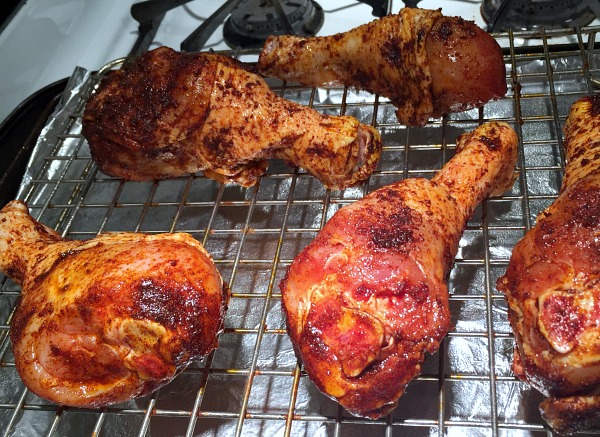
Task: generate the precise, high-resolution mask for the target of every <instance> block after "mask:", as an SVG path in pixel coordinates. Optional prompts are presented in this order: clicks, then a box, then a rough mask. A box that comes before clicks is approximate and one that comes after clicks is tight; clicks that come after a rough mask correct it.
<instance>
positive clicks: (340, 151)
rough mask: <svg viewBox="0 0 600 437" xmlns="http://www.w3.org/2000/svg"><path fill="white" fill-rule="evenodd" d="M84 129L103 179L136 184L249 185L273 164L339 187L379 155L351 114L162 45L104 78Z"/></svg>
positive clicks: (376, 143) (220, 59)
mask: <svg viewBox="0 0 600 437" xmlns="http://www.w3.org/2000/svg"><path fill="white" fill-rule="evenodd" d="M82 132H83V135H84V136H85V137H86V138H87V140H88V143H89V146H90V150H91V153H92V158H93V159H94V160H95V161H96V163H97V164H98V166H99V167H100V169H101V170H102V171H103V172H104V173H106V174H109V175H112V176H117V177H122V178H125V179H131V180H136V181H142V180H153V179H160V178H168V177H174V176H180V175H184V174H188V173H193V172H196V171H199V170H202V171H203V172H204V174H205V175H206V176H208V177H211V178H213V179H216V180H218V181H221V182H236V183H239V184H241V185H244V186H251V185H254V184H255V183H256V181H257V179H258V177H259V176H260V175H262V174H263V173H264V172H265V170H266V168H267V159H269V158H280V159H283V160H285V161H287V162H288V163H290V164H291V165H294V166H298V167H303V168H304V169H305V170H306V171H307V172H309V173H311V174H312V175H314V176H315V177H317V178H318V179H320V180H321V181H322V182H323V184H324V185H325V186H326V187H328V188H331V189H342V188H346V187H349V186H352V185H357V184H360V183H361V182H363V181H364V180H365V179H366V178H368V177H369V176H370V174H371V173H372V172H373V170H374V169H375V167H376V166H377V163H378V160H379V156H380V153H381V138H380V135H379V133H378V132H377V130H375V129H374V128H373V127H371V126H367V125H364V124H361V123H359V122H358V120H356V119H355V118H353V117H349V116H339V117H336V116H328V115H324V114H321V113H319V112H317V111H316V110H313V109H310V108H307V107H305V106H302V105H299V104H297V103H293V102H290V101H288V100H285V99H283V98H281V97H279V96H277V95H275V93H273V92H272V91H271V90H270V89H269V87H268V86H267V84H266V83H265V82H264V81H263V80H262V78H261V77H260V76H258V75H256V74H254V73H252V72H250V71H249V70H248V68H247V66H245V65H244V64H242V63H241V62H238V61H235V60H234V59H231V58H229V57H226V56H221V55H217V54H211V53H179V52H175V51H174V50H171V49H169V48H167V47H161V48H158V49H155V50H153V51H151V52H148V53H145V54H143V55H142V56H141V57H140V58H138V59H137V60H136V61H134V62H132V63H131V64H128V65H126V66H125V67H124V68H122V69H121V70H118V71H113V72H110V73H109V74H108V76H107V77H106V78H105V79H104V80H103V81H102V82H101V84H100V87H99V89H98V91H97V92H96V93H95V94H94V95H92V96H91V98H90V100H89V102H88V104H87V105H86V108H85V112H84V114H83V126H82Z"/></svg>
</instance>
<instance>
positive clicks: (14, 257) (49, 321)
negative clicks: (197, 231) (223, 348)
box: [0, 201, 228, 408]
mask: <svg viewBox="0 0 600 437" xmlns="http://www.w3.org/2000/svg"><path fill="white" fill-rule="evenodd" d="M0 270H2V272H4V273H5V274H7V275H8V276H10V277H11V278H12V279H13V280H14V281H15V282H17V283H18V284H20V285H21V287H22V289H21V296H20V300H19V303H18V307H17V309H16V311H15V313H14V316H13V319H12V322H11V328H10V339H11V342H12V347H13V352H14V356H15V364H16V367H17V370H18V372H19V375H20V376H21V378H22V380H23V382H24V383H25V385H26V386H27V387H28V388H29V389H30V390H31V391H32V392H33V393H35V394H37V395H38V396H41V397H43V398H45V399H48V400H50V401H53V402H56V403H59V404H63V405H70V406H76V407H89V408H99V407H103V406H106V405H110V404H114V403H118V402H123V401H126V400H129V399H131V398H133V397H137V396H143V395H146V394H149V393H151V392H153V391H154V390H156V389H158V388H159V387H161V386H163V385H165V384H166V383H168V382H169V381H171V380H172V379H173V378H174V377H175V376H176V375H177V374H178V373H180V372H181V371H182V370H183V369H184V368H185V367H186V366H187V365H188V364H189V363H190V362H191V361H193V360H197V359H200V358H201V357H202V356H204V355H205V354H207V353H209V352H210V351H211V350H213V349H214V348H215V347H216V346H217V334H218V332H219V331H220V330H221V328H222V324H223V316H224V311H225V306H226V301H227V298H228V290H227V287H226V286H224V284H223V281H222V280H221V276H220V275H219V272H218V271H217V270H216V268H215V265H214V263H213V262H212V258H211V257H210V255H209V254H208V253H207V252H206V250H204V248H203V247H202V245H201V244H200V243H199V242H197V241H196V240H195V239H193V238H192V237H191V236H190V235H189V234H183V233H179V234H157V235H143V234H136V233H114V234H103V235H100V236H98V237H97V238H94V239H91V240H87V241H70V240H65V239H63V238H61V237H60V235H58V234H57V233H56V232H55V231H53V230H51V229H49V228H47V227H45V226H44V225H42V224H41V223H39V222H37V221H35V220H34V219H33V218H32V217H31V216H30V215H29V212H28V210H27V206H26V205H25V204H24V203H22V202H18V201H13V202H10V203H9V204H8V205H6V206H5V207H4V208H3V209H2V210H1V211H0Z"/></svg>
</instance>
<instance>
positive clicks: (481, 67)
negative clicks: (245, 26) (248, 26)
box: [258, 8, 507, 126]
mask: <svg viewBox="0 0 600 437" xmlns="http://www.w3.org/2000/svg"><path fill="white" fill-rule="evenodd" d="M258 67H259V70H260V71H261V73H263V74H265V75H270V76H274V77H278V78H280V79H284V80H290V81H297V82H301V83H304V84H307V85H310V86H321V85H332V84H341V85H346V86H353V87H357V88H360V89H365V90H367V91H370V92H372V93H377V94H380V95H382V96H384V97H387V98H389V99H390V100H391V102H392V104H394V105H395V106H396V107H397V112H396V115H397V117H398V120H400V122H402V123H404V124H406V125H409V126H422V125H424V124H425V123H427V120H428V119H429V117H432V116H433V117H439V116H441V115H443V114H447V113H450V112H458V111H463V110H466V109H470V108H473V107H478V106H481V105H483V104H484V103H486V102H487V101H489V100H491V99H497V98H499V97H502V96H504V94H506V89H507V87H506V76H505V75H506V72H505V66H504V60H503V56H502V49H501V48H500V46H499V45H498V43H497V42H496V41H495V40H494V38H492V37H491V36H490V35H488V34H487V33H485V32H484V31H483V30H482V29H480V28H479V27H478V26H477V25H475V23H473V22H469V21H465V20H463V19H461V18H457V17H445V16H442V14H441V12H440V11H433V10H427V9H411V8H404V9H402V10H401V11H400V13H399V14H395V15H388V16H386V17H383V18H380V19H378V20H375V21H373V22H371V23H368V24H364V25H362V26H359V27H357V28H355V29H352V30H350V31H348V32H345V33H339V34H336V35H331V36H323V37H309V38H305V37H297V36H289V35H283V36H271V37H269V39H268V40H267V41H266V43H265V45H264V48H263V49H262V51H261V54H260V57H259V61H258Z"/></svg>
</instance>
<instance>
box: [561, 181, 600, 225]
mask: <svg viewBox="0 0 600 437" xmlns="http://www.w3.org/2000/svg"><path fill="white" fill-rule="evenodd" d="M569 199H571V200H572V201H573V202H574V203H575V207H574V208H573V212H572V214H573V222H574V224H578V225H580V226H582V227H584V228H589V229H595V228H598V227H600V187H595V186H593V187H590V188H589V189H587V190H571V191H570V192H569Z"/></svg>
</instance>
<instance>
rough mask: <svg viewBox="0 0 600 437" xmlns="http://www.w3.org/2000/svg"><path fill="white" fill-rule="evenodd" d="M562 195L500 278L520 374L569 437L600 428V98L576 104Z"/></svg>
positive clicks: (568, 126) (567, 134)
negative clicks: (541, 396) (581, 430)
mask: <svg viewBox="0 0 600 437" xmlns="http://www.w3.org/2000/svg"><path fill="white" fill-rule="evenodd" d="M564 132H565V141H564V145H565V149H566V159H567V165H566V168H565V174H564V178H563V183H562V186H561V191H560V195H559V197H558V198H557V199H556V201H555V202H554V203H553V204H552V205H550V206H549V207H548V208H547V209H546V210H544V211H543V212H542V213H541V214H540V215H539V216H538V218H537V223H536V225H535V226H534V227H533V228H532V229H531V230H530V231H528V232H527V233H526V234H525V236H524V237H523V239H522V240H521V241H520V242H519V243H517V244H516V245H515V247H514V249H513V253H512V256H511V259H510V263H509V265H508V268H507V271H506V274H505V275H504V276H503V277H501V278H500V279H499V280H498V284H497V286H498V289H499V290H501V291H502V292H503V293H504V294H505V297H506V299H507V301H508V304H509V318H510V322H511V325H512V328H513V331H514V334H515V341H516V346H515V353H514V361H513V370H514V372H515V374H516V375H517V376H518V377H519V378H520V379H522V380H524V381H526V382H528V383H529V384H531V385H532V386H533V387H535V388H536V389H538V390H539V391H540V392H542V393H543V394H544V395H545V396H547V399H546V400H545V401H544V402H542V404H541V405H540V409H541V412H542V415H543V416H544V418H545V419H546V421H547V422H548V424H549V425H550V426H551V427H552V428H554V429H555V430H556V431H558V432H560V433H563V434H567V433H572V432H575V431H577V430H580V429H585V428H587V427H590V426H596V425H598V424H600V341H599V338H600V159H599V156H600V96H599V95H594V96H593V97H585V98H582V99H580V100H578V101H577V102H575V104H574V105H573V106H572V107H571V111H570V114H569V117H568V118H567V122H566V125H565V129H564Z"/></svg>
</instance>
